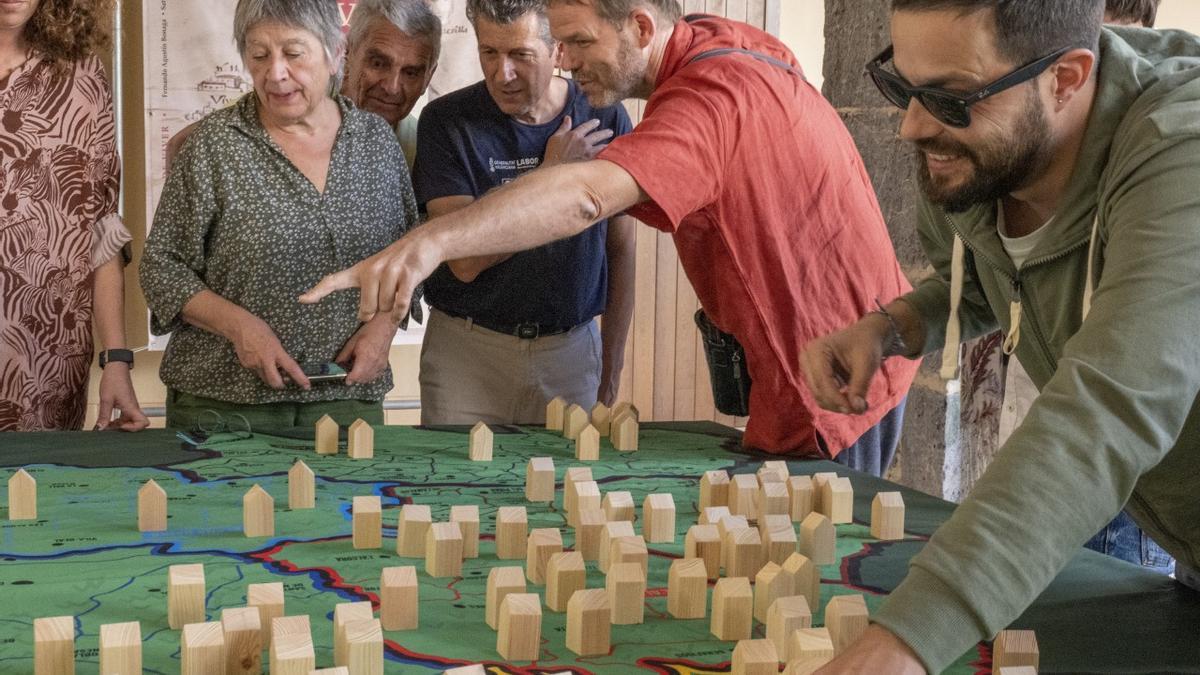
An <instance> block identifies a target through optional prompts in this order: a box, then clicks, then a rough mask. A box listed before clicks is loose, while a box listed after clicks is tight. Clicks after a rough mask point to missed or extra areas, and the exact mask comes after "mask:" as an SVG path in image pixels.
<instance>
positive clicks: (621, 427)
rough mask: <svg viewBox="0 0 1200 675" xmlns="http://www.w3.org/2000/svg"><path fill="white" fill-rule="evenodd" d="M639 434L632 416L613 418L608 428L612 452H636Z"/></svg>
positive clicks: (637, 425)
mask: <svg viewBox="0 0 1200 675" xmlns="http://www.w3.org/2000/svg"><path fill="white" fill-rule="evenodd" d="M640 433H641V432H640V429H639V424H638V421H637V418H636V417H634V416H633V415H620V416H617V417H613V421H612V426H611V427H610V428H609V437H610V438H611V440H612V446H613V450H616V451H617V452H634V451H636V450H637V449H638V435H639V434H640Z"/></svg>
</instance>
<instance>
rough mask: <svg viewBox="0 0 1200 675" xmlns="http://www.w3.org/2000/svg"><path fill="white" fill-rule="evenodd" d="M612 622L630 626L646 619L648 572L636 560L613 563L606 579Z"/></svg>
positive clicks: (617, 624) (616, 624)
mask: <svg viewBox="0 0 1200 675" xmlns="http://www.w3.org/2000/svg"><path fill="white" fill-rule="evenodd" d="M604 582H605V588H606V589H607V590H608V604H609V606H610V607H611V608H612V623H613V625H615V626H629V625H633V624H639V623H642V622H643V621H644V620H645V607H646V572H645V571H644V570H643V569H642V566H641V565H639V564H638V563H636V562H628V563H626V562H618V563H613V565H612V567H610V568H609V570H608V576H607V577H606V578H605V580H604Z"/></svg>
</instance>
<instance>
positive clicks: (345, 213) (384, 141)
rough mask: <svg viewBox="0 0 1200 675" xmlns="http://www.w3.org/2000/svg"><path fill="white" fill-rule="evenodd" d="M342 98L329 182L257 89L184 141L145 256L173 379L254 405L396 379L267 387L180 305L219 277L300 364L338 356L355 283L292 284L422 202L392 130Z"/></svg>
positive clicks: (371, 396) (198, 391)
mask: <svg viewBox="0 0 1200 675" xmlns="http://www.w3.org/2000/svg"><path fill="white" fill-rule="evenodd" d="M337 103H338V107H339V108H340V109H341V113H342V125H341V128H340V129H339V130H338V134H337V138H336V140H335V141H334V145H333V151H332V159H331V160H330V167H329V175H328V178H327V180H326V185H325V192H324V194H322V193H320V192H318V191H317V189H316V187H314V186H313V184H312V183H311V182H310V181H309V180H308V178H306V177H305V176H304V174H303V173H301V172H300V170H299V169H297V168H296V166H295V165H293V164H292V163H291V161H289V160H288V159H287V157H285V156H284V154H283V151H282V150H281V149H280V148H279V146H278V145H276V144H275V143H274V142H273V141H272V140H271V138H270V137H269V136H268V135H267V133H266V130H265V129H264V128H263V126H262V124H261V123H260V122H259V119H258V109H257V108H258V103H257V98H256V97H255V95H254V93H250V94H247V95H246V96H244V97H242V99H241V100H240V101H238V102H237V103H236V104H235V105H232V106H230V107H228V108H226V109H224V110H221V111H219V112H216V113H213V114H212V115H210V116H209V117H207V118H206V119H205V120H204V121H203V122H201V124H200V125H199V126H198V127H197V128H196V130H195V131H194V132H193V133H192V135H191V136H190V137H189V138H188V140H187V142H186V143H185V144H184V146H183V148H182V150H181V151H180V153H179V156H178V157H177V158H176V160H175V162H174V163H173V165H172V169H171V173H170V175H169V176H168V178H167V182H166V185H165V186H164V188H163V193H162V197H161V199H160V200H159V205H158V210H157V212H156V213H155V215H154V224H153V227H152V228H151V230H150V235H149V237H148V238H147V241H146V250H145V254H144V255H143V257H142V262H141V269H140V275H141V283H142V288H143V290H144V291H145V294H146V301H147V303H148V305H149V307H150V311H151V330H152V331H153V332H154V333H155V334H156V335H161V334H164V333H168V332H170V333H172V335H171V341H170V344H169V345H168V346H167V351H166V354H165V355H164V356H163V362H162V370H161V371H160V376H161V377H162V380H163V382H164V383H165V384H166V385H167V386H168V387H170V388H172V389H176V390H179V391H183V392H187V393H189V394H193V395H196V396H205V397H209V398H214V399H218V400H221V401H227V402H234V403H251V404H253V403H274V402H281V401H293V402H311V401H327V400H339V399H360V400H380V399H382V398H383V396H384V395H385V394H386V393H387V392H388V391H389V390H390V389H391V388H392V374H391V371H390V370H388V371H387V372H386V373H385V374H384V375H383V376H381V377H380V378H379V379H378V380H376V381H374V382H371V383H367V384H362V385H355V386H345V385H342V384H321V385H314V386H313V387H312V389H311V390H310V391H303V390H301V389H300V388H298V387H295V388H288V389H285V390H282V391H277V390H274V389H271V388H270V387H268V386H267V385H266V384H264V383H263V382H262V381H261V380H259V379H258V377H257V376H256V375H255V374H254V372H253V371H250V370H247V369H245V368H243V367H242V366H241V364H240V363H239V362H238V358H237V354H236V353H235V351H234V348H233V344H232V343H230V342H229V341H228V340H226V339H225V338H224V337H221V336H219V335H216V334H213V333H209V332H207V331H205V330H202V329H200V328H198V327H196V326H192V325H189V324H187V323H185V322H184V321H183V317H182V315H181V312H182V310H183V307H184V305H185V304H186V303H187V302H188V300H190V299H191V298H192V296H194V295H195V294H196V293H199V292H200V291H202V290H204V289H208V290H211V291H213V292H214V293H216V294H217V295H220V296H221V297H223V298H225V299H226V300H229V301H230V302H233V303H235V304H237V305H239V306H241V307H243V308H244V309H246V310H247V311H249V312H250V313H251V314H254V315H255V316H257V317H259V318H260V319H262V320H263V321H265V322H266V323H267V324H268V325H269V326H270V327H271V328H272V330H274V331H275V334H276V335H277V336H278V337H279V340H280V342H281V343H282V344H283V348H284V349H285V350H287V353H288V354H290V355H291V356H292V358H294V359H295V360H296V361H297V362H299V363H301V364H304V363H319V362H326V361H332V360H333V359H334V357H335V356H336V355H337V353H338V352H339V351H340V350H341V348H342V346H343V345H345V343H346V341H347V340H348V339H350V337H351V336H352V335H353V334H354V332H355V331H356V330H357V329H358V327H359V323H358V320H357V311H358V291H357V290H349V291H341V292H339V293H335V294H333V295H331V296H330V297H328V298H326V299H325V300H323V301H322V302H320V303H319V304H316V305H301V304H300V303H299V301H297V297H298V296H299V295H300V294H301V293H303V292H304V291H306V290H307V289H309V288H310V287H312V286H313V285H314V284H316V283H317V281H319V280H320V279H321V278H322V277H324V276H325V275H327V274H330V273H331V272H336V271H338V270H340V269H343V268H346V267H349V266H351V265H353V264H355V263H357V262H358V261H360V260H362V259H364V258H367V257H369V256H371V255H372V254H374V253H376V252H378V251H379V250H380V249H383V248H384V247H386V246H387V245H388V244H391V243H392V242H393V241H395V240H396V239H399V238H400V236H401V235H403V234H404V233H405V232H406V231H407V230H409V229H410V228H412V227H413V226H415V225H416V224H417V223H418V215H417V205H416V199H415V198H414V196H413V190H412V182H411V179H410V177H409V173H408V167H407V165H406V164H405V161H404V155H403V153H402V152H401V150H400V145H399V144H398V143H397V142H396V135H395V133H394V132H393V131H392V129H390V128H389V127H388V125H387V123H386V122H385V121H384V120H383V118H381V117H378V116H376V115H374V114H372V113H368V112H365V111H362V110H358V109H356V108H355V107H354V105H353V104H352V103H350V101H349V100H347V99H346V98H344V97H338V99H337ZM414 306H416V307H419V305H418V304H417V303H414ZM416 318H418V319H419V318H420V317H416Z"/></svg>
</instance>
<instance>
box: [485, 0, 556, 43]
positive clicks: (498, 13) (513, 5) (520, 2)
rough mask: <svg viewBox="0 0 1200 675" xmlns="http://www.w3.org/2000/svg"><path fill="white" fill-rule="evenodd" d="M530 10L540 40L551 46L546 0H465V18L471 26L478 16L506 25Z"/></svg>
mask: <svg viewBox="0 0 1200 675" xmlns="http://www.w3.org/2000/svg"><path fill="white" fill-rule="evenodd" d="M530 12H533V13H535V14H537V18H538V25H539V26H540V27H541V31H539V32H540V34H541V38H542V40H543V41H544V42H545V43H546V44H547V45H549V46H551V47H553V46H554V37H552V36H551V35H550V20H549V19H548V18H546V0H467V19H469V20H470V21H471V25H472V26H474V25H475V22H476V21H477V20H478V19H479V18H480V17H482V18H484V19H487V20H488V21H490V22H492V23H494V24H498V25H501V26H507V25H508V24H510V23H512V22H514V21H516V20H517V19H520V18H521V17H523V16H525V15H526V14H528V13H530Z"/></svg>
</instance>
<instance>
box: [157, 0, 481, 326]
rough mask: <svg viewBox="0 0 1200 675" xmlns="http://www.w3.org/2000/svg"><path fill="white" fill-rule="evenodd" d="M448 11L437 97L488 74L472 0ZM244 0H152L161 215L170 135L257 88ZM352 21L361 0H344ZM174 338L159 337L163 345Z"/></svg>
mask: <svg viewBox="0 0 1200 675" xmlns="http://www.w3.org/2000/svg"><path fill="white" fill-rule="evenodd" d="M429 2H430V7H431V8H432V9H433V10H434V11H435V13H437V14H438V16H439V17H440V18H441V19H442V24H443V34H444V35H443V44H442V55H441V60H440V61H439V63H438V69H437V73H436V74H435V77H434V80H433V82H432V83H431V85H430V88H429V94H430V95H431V96H433V97H436V96H438V95H441V94H444V93H447V92H450V91H453V90H455V89H458V88H461V87H464V86H466V85H468V84H471V83H473V82H476V81H478V80H479V79H480V78H481V77H482V73H481V71H480V69H479V57H478V52H477V50H476V46H475V34H474V31H473V30H472V29H471V26H470V23H469V22H468V21H467V18H466V0H429ZM236 4H237V2H236V0H205V1H204V2H192V1H190V0H183V1H181V0H144V5H143V14H142V15H143V36H144V43H145V44H144V45H143V47H144V55H145V57H144V60H145V62H144V73H145V88H146V91H145V102H146V109H145V116H146V139H145V140H146V200H147V204H146V208H147V213H148V214H150V216H151V217H153V214H154V210H155V208H156V207H157V205H158V198H159V196H160V194H161V193H162V188H163V184H164V183H165V182H166V175H167V141H169V140H170V139H171V137H172V136H174V135H175V134H176V133H177V132H178V131H179V130H181V129H183V128H184V127H186V126H187V125H189V124H191V123H193V122H196V121H198V120H200V119H201V118H203V117H204V116H205V115H207V114H209V113H211V112H213V111H215V110H220V109H221V108H224V107H225V106H227V105H230V104H231V103H233V102H234V101H236V100H237V99H238V98H239V97H240V96H242V95H243V94H245V93H247V92H249V91H251V90H252V88H253V87H252V84H251V81H250V75H249V73H248V72H246V70H245V69H244V67H243V65H242V59H241V56H240V55H239V54H238V53H237V48H236V46H235V45H234V42H233V13H234V7H235V6H236ZM338 7H339V9H340V11H341V13H342V20H343V23H344V24H345V25H347V26H348V25H349V21H350V16H351V14H352V13H353V11H354V7H355V0H338ZM423 333H424V326H421V325H419V324H416V323H413V324H412V325H410V327H409V329H408V330H407V331H401V332H400V333H398V334H397V336H396V343H397V344H411V343H419V342H420V341H421V336H422V335H423ZM166 343H167V338H166V336H163V337H157V338H155V337H152V338H151V347H152V348H154V349H163V348H165V347H166Z"/></svg>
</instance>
